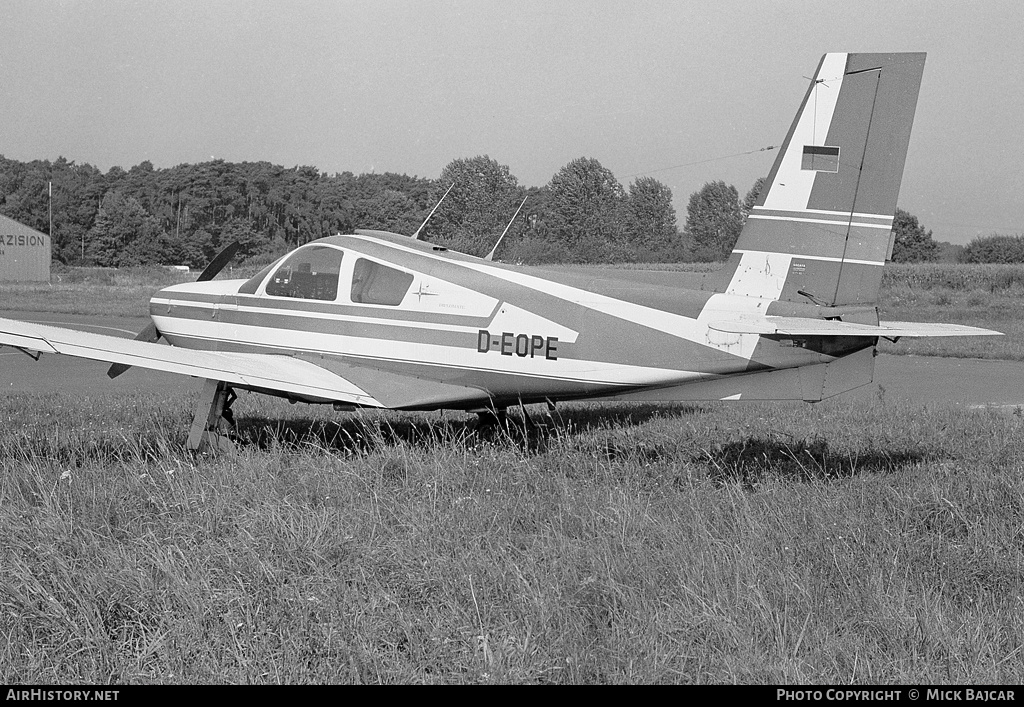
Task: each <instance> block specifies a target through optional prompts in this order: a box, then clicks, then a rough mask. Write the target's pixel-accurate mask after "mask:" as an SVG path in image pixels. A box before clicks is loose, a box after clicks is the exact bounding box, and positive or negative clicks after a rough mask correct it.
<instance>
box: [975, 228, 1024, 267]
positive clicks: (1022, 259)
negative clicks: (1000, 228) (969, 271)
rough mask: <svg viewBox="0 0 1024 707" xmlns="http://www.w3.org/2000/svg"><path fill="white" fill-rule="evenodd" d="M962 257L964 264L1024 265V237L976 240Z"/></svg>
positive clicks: (998, 236)
mask: <svg viewBox="0 0 1024 707" xmlns="http://www.w3.org/2000/svg"><path fill="white" fill-rule="evenodd" d="M960 257H961V259H962V262H964V263H1024V236H1022V235H1016V236H1001V235H998V234H994V235H991V236H986V237H984V238H975V239H974V240H973V241H971V242H970V243H968V244H967V247H966V248H964V251H963V253H962V254H961V256H960Z"/></svg>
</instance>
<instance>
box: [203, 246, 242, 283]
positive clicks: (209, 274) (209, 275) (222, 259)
mask: <svg viewBox="0 0 1024 707" xmlns="http://www.w3.org/2000/svg"><path fill="white" fill-rule="evenodd" d="M241 245H242V244H241V243H239V242H238V241H235V242H233V243H231V244H230V245H229V246H228V247H227V248H225V249H224V250H222V251H221V252H219V253H217V256H216V257H215V258H214V259H213V260H211V261H210V264H209V265H207V266H206V269H205V270H203V271H202V272H201V273H199V277H197V278H196V282H206V281H207V280H212V279H213V278H215V277H217V273H219V272H220V271H221V270H223V269H224V266H225V265H227V264H228V263H230V262H231V259H232V258H233V257H235V253H236V252H237V251H238V249H239V248H240V247H241Z"/></svg>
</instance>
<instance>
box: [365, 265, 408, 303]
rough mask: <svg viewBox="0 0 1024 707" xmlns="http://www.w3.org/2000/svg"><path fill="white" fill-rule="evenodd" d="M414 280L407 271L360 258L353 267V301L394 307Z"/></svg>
mask: <svg viewBox="0 0 1024 707" xmlns="http://www.w3.org/2000/svg"><path fill="white" fill-rule="evenodd" d="M412 280H413V277H412V275H411V274H409V273H407V272H402V271H401V270H396V269H395V268H389V267H388V266H387V265H381V264H380V263H375V262H373V261H372V260H367V259H366V258H359V259H358V260H357V261H356V264H355V266H354V267H353V268H352V293H351V294H352V301H353V302H359V303H361V304H385V305H390V306H392V307H393V306H396V305H399V304H401V303H402V300H403V299H405V293H407V292H408V291H409V287H410V286H411V285H412Z"/></svg>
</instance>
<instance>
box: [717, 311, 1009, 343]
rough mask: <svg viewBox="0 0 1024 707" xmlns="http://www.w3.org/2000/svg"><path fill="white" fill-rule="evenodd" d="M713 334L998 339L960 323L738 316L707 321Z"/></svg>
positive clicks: (990, 333) (981, 330)
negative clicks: (876, 324)
mask: <svg viewBox="0 0 1024 707" xmlns="http://www.w3.org/2000/svg"><path fill="white" fill-rule="evenodd" d="M708 326H709V327H710V328H711V329H714V330H716V331H722V332H727V333H730V334H762V335H767V336H772V335H779V336H878V337H884V338H886V339H895V338H899V337H903V336H907V337H931V336H1002V332H998V331H992V330H991V329H981V328H979V327H973V326H964V325H962V324H933V323H930V322H929V323H922V322H879V323H878V326H872V325H870V324H855V323H853V322H841V321H838V320H833V319H811V318H809V317H772V316H768V317H738V318H736V319H729V320H721V321H714V322H709V323H708Z"/></svg>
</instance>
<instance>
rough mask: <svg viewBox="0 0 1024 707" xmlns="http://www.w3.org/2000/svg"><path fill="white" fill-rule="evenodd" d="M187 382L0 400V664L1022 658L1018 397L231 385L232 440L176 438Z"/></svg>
mask: <svg viewBox="0 0 1024 707" xmlns="http://www.w3.org/2000/svg"><path fill="white" fill-rule="evenodd" d="M192 402H193V401H192V400H191V399H190V398H189V397H188V396H184V395H183V396H179V397H173V398H172V399H171V400H168V401H166V402H164V401H162V402H161V403H160V406H159V409H158V410H152V411H150V410H148V408H147V404H146V401H145V400H143V399H141V398H140V399H127V400H118V399H106V400H92V401H76V400H73V399H67V398H63V397H61V396H50V397H36V398H33V397H30V396H22V397H19V398H14V399H7V400H6V401H5V402H4V403H3V405H4V407H3V408H2V409H0V419H4V420H6V432H7V433H6V434H5V436H4V437H3V438H2V441H0V459H3V460H4V462H3V464H4V468H3V473H2V476H0V548H2V549H0V558H2V565H0V617H2V618H0V630H2V632H3V634H4V636H5V637H6V638H7V640H6V641H5V642H4V646H3V647H2V648H0V680H4V681H6V682H34V683H38V682H47V683H50V682H57V683H61V682H82V681H88V682H174V683H177V682H203V683H206V682H231V683H236V682H260V683H263V682H345V683H394V682H402V683H408V682H427V683H466V682H510V683H583V682H587V683H591V682H594V683H654V682H668V683H697V682H786V683H791V682H801V683H838V682H844V683H847V682H849V683H878V682H928V683H945V682H954V683H968V682H970V683H982V682H1000V683H1014V682H1020V681H1021V679H1022V678H1024V669H1022V668H1021V665H1022V662H1021V661H1020V659H1019V658H1020V655H1021V651H1022V645H1024V619H1022V618H1021V617H1022V616H1024V613H1022V608H1024V607H1022V593H1021V592H1022V581H1021V580H1022V560H1024V547H1022V545H1021V543H1020V542H1019V535H1020V529H1021V526H1022V524H1024V506H1022V503H1021V500H1020V499H1021V498H1022V492H1024V488H1022V485H1024V482H1022V480H1021V479H1022V476H1021V473H1020V472H1021V462H1020V459H1021V458H1024V455H1022V452H1024V449H1022V441H1021V440H1022V437H1021V429H1020V427H1021V419H1020V418H1019V417H1016V416H1013V415H1009V416H996V415H990V414H987V413H977V412H973V413H972V412H966V411H962V410H957V409H952V408H950V409H945V408H929V409H918V408H913V407H909V406H906V405H901V404H899V403H890V402H887V401H885V400H884V399H880V400H876V401H874V403H873V404H867V403H864V404H856V405H854V406H852V407H850V406H849V405H842V404H829V403H825V404H822V405H818V406H814V407H811V406H804V405H798V406H767V405H764V406H762V405H754V406H725V405H708V406H701V407H687V406H662V407H659V406H626V405H619V406H596V405H580V406H576V407H569V408H566V409H565V410H560V411H559V415H558V416H557V417H556V419H554V420H553V421H551V422H550V423H549V424H548V425H547V426H546V427H536V426H530V425H527V424H525V423H524V424H523V426H522V427H518V426H513V427H512V428H511V429H510V430H508V431H501V430H498V431H495V432H491V433H484V432H479V431H474V430H473V429H472V424H471V422H472V420H471V419H469V418H467V417H465V416H462V415H454V416H453V415H451V414H447V415H437V414H432V415H400V414H385V413H381V414H377V413H362V414H356V415H353V416H348V417H332V416H327V415H322V414H321V413H322V411H320V410H319V409H315V408H306V407H302V408H287V407H285V406H283V405H278V404H277V403H276V402H274V401H262V400H261V399H259V398H256V397H249V396H243V398H242V400H240V401H239V404H238V410H239V416H240V423H241V424H240V432H241V434H242V436H243V437H244V438H245V439H246V440H248V444H246V445H245V446H244V448H243V449H242V451H241V452H240V453H239V454H238V455H236V456H234V457H220V458H201V457H200V458H197V457H193V456H191V455H189V454H187V453H185V452H184V451H183V449H182V444H183V438H184V434H185V430H184V429H183V426H182V425H181V423H180V419H183V418H186V417H187V415H188V412H189V410H190V409H191V405H192ZM26 410H27V411H29V412H30V414H29V415H28V416H27V417H26V416H23V415H22V413H23V411H26ZM176 418H177V420H178V421H177V422H174V420H175V419H176ZM55 419H63V420H67V423H66V424H57V423H53V424H51V423H49V422H47V421H48V420H55ZM279 420H283V421H280V422H279ZM58 428H65V433H64V435H63V436H62V437H59V438H58V439H56V440H51V439H50V438H49V435H50V432H51V431H52V430H54V429H58Z"/></svg>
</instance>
